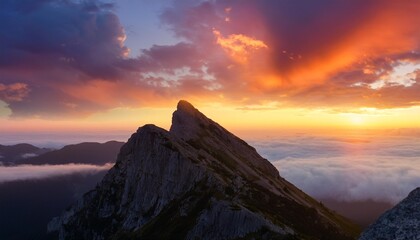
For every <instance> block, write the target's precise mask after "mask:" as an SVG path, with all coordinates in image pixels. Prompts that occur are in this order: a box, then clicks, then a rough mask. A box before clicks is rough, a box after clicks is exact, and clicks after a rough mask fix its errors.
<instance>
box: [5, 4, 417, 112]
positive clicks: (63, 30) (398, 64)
mask: <svg viewBox="0 0 420 240" xmlns="http://www.w3.org/2000/svg"><path fill="white" fill-rule="evenodd" d="M120 4H123V3H120ZM117 7H118V6H117ZM355 11H357V13H358V14H357V16H356V15H355V14H354V12H355ZM419 11H420V3H419V2H418V1H416V0H408V1H404V3H399V2H398V3H397V2H395V1H393V0H384V1H375V0H367V1H366V0H355V1H330V0H321V1H317V2H313V1H310V0H303V1H276V2H273V1H269V0H262V1H247V2H243V1H240V0H232V1H221V0H212V1H189V0H183V1H179V2H177V3H176V4H174V5H173V6H171V7H166V8H164V9H162V11H161V15H160V18H161V22H162V24H163V25H164V26H165V27H166V28H167V29H168V30H169V31H171V32H172V33H173V34H175V35H176V36H177V37H178V38H179V39H181V42H179V43H177V44H173V45H161V46H159V45H154V46H152V47H151V48H149V49H144V50H142V51H141V52H140V54H139V55H138V56H133V57H131V56H132V55H131V56H130V55H129V54H128V53H129V49H128V47H127V46H126V45H125V38H126V34H125V29H124V27H123V25H122V23H121V22H120V19H119V17H118V16H117V15H116V11H115V6H114V5H113V4H109V3H107V2H104V1H99V0H93V1H49V0H47V1H39V0H30V1H25V3H23V2H19V1H12V0H4V1H1V3H0V18H1V19H2V21H1V23H0V27H1V28H2V31H1V32H0V36H1V38H2V39H3V42H4V44H2V46H0V50H1V52H2V53H3V54H2V55H1V56H0V74H1V75H2V79H1V80H0V100H1V101H4V102H6V103H7V105H8V108H10V109H11V111H12V116H20V117H32V116H38V117H44V118H47V117H51V116H54V117H56V118H63V117H65V116H87V115H89V114H92V113H94V112H97V111H103V110H107V109H112V108H116V107H138V106H151V105H167V104H168V102H170V103H171V104H172V103H173V102H174V101H176V100H177V99H180V98H188V99H204V101H208V100H212V101H220V102H229V103H231V104H242V105H243V104H245V105H246V104H249V103H252V104H258V103H264V102H273V101H276V102H279V103H281V104H282V105H283V106H285V105H286V106H304V107H323V106H328V107H343V106H345V107H376V108H395V107H410V106H416V105H418V103H419V102H420V98H419V94H418V92H419V91H420V81H419V80H420V74H419V69H420V49H419V46H420V33H419V31H418V28H417V25H416V24H414V23H415V22H417V13H418V12H419ZM51 19H54V20H53V21H52V20H51ZM144 34H147V33H138V36H139V39H138V40H139V41H141V36H142V35H144ZM404 66H411V68H410V69H409V70H408V71H405V72H403V73H401V68H404ZM406 69H407V68H406ZM396 72H397V73H396ZM398 72H399V73H400V74H399V75H398ZM395 76H399V77H398V78H395ZM244 96H246V97H244Z"/></svg>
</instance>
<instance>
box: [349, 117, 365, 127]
mask: <svg viewBox="0 0 420 240" xmlns="http://www.w3.org/2000/svg"><path fill="white" fill-rule="evenodd" d="M348 118H349V121H350V123H351V124H352V125H364V124H365V123H366V120H365V118H364V117H363V116H362V115H361V114H349V116H348Z"/></svg>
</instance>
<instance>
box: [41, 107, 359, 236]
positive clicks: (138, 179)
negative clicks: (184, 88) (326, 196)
mask: <svg viewBox="0 0 420 240" xmlns="http://www.w3.org/2000/svg"><path fill="white" fill-rule="evenodd" d="M48 227H49V230H50V231H52V232H54V231H55V232H57V233H58V234H59V239H334V240H335V239H343V240H345V239H354V238H355V237H356V236H357V235H358V233H359V230H358V228H357V226H356V225H354V224H352V223H351V222H349V221H348V220H346V219H344V218H343V217H341V216H339V215H338V214H336V213H334V212H332V211H330V210H328V209H327V208H325V207H324V206H323V205H322V204H320V203H318V202H317V201H315V200H314V199H312V198H311V197H310V196H308V195H306V194H305V193H303V192H302V191H300V190H299V189H297V188H296V187H295V186H293V185H292V184H291V183H289V182H287V181H286V180H285V179H283V178H281V177H280V176H279V174H278V171H277V170H276V169H275V168H274V166H272V165H271V164H270V163H269V162H268V161H267V160H265V159H264V158H262V157H261V156H259V155H258V153H257V152H256V151H255V149H254V148H253V147H251V146H249V145H248V144H247V143H245V142H244V141H242V140H241V139H239V138H237V137H236V136H234V135H233V134H231V133H230V132H228V131H227V130H225V129H224V128H222V127H221V126H219V125H218V124H217V123H215V122H213V121H212V120H210V119H208V118H206V117H205V116H204V115H203V114H202V113H200V112H199V111H198V110H197V109H195V108H194V107H193V106H192V105H191V104H189V103H187V102H185V101H181V102H180V103H179V104H178V108H177V111H175V113H174V114H173V123H172V127H171V130H170V131H169V132H168V131H166V130H164V129H161V128H158V127H156V126H154V125H145V126H144V127H141V128H139V129H138V130H137V132H136V133H134V134H133V135H132V136H131V138H130V139H129V140H128V142H127V143H126V144H125V145H124V146H123V147H122V148H121V151H120V153H119V155H118V159H117V162H116V164H115V166H114V167H113V168H112V169H111V170H109V172H108V174H107V175H106V176H105V177H104V179H103V181H102V182H101V183H100V184H99V185H98V186H97V187H96V188H95V189H94V190H92V191H90V192H89V193H87V194H85V195H84V197H83V199H81V200H80V201H79V202H78V203H77V204H76V205H74V206H73V207H72V208H70V209H68V210H67V211H66V212H64V213H63V215H62V216H61V217H58V218H55V219H54V220H52V221H51V222H50V224H49V226H48Z"/></svg>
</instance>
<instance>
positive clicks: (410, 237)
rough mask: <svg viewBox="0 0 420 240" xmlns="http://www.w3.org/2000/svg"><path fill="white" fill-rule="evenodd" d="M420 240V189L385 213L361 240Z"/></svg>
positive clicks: (364, 233)
mask: <svg viewBox="0 0 420 240" xmlns="http://www.w3.org/2000/svg"><path fill="white" fill-rule="evenodd" d="M371 239H381V240H419V239H420V188H417V189H415V190H413V191H412V192H411V193H410V194H409V195H408V197H407V198H405V199H404V200H403V201H401V202H400V203H399V204H397V205H396V206H395V207H393V208H392V209H390V210H388V211H387V212H385V213H384V214H383V215H382V216H381V217H380V218H379V219H378V220H377V221H376V222H375V223H374V224H372V225H371V226H369V227H368V229H366V230H365V231H364V232H363V234H362V235H361V237H360V238H359V240H371Z"/></svg>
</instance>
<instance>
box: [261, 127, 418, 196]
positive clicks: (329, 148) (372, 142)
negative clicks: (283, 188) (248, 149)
mask: <svg viewBox="0 0 420 240" xmlns="http://www.w3.org/2000/svg"><path fill="white" fill-rule="evenodd" d="M418 141H419V136H415V135H414V136H382V137H381V136H369V135H367V136H365V135H361V136H350V137H342V138H332V137H320V136H311V135H303V136H300V137H297V136H294V137H283V138H281V139H267V140H259V141H255V142H253V145H254V146H255V147H256V148H257V149H258V151H259V152H260V153H262V154H263V156H265V157H267V158H268V159H270V160H271V161H272V163H273V164H274V166H276V167H277V168H278V170H279V172H280V175H281V176H282V177H284V178H286V179H287V180H288V181H290V182H292V183H293V184H295V185H296V186H297V187H299V188H300V189H302V190H303V191H305V192H306V193H308V194H309V195H311V196H313V197H315V198H317V199H320V200H322V199H334V200H340V201H346V202H350V201H366V200H374V201H380V202H389V203H392V204H395V203H397V202H398V201H400V200H402V199H403V198H405V197H406V196H407V195H408V193H409V192H410V191H412V190H413V189H415V188H417V187H419V186H420V158H419V156H420V146H419V145H418Z"/></svg>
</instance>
